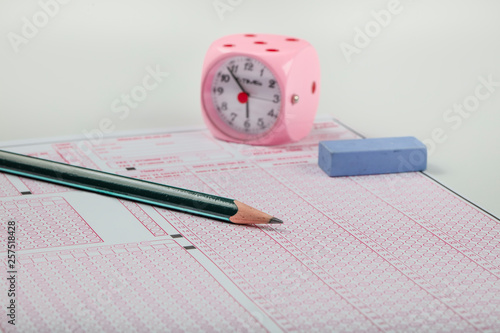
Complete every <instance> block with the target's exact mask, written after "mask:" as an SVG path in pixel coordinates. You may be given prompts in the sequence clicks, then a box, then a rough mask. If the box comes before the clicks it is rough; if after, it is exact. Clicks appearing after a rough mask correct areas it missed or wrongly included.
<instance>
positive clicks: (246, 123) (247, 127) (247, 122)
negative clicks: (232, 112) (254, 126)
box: [243, 119, 250, 131]
mask: <svg viewBox="0 0 500 333" xmlns="http://www.w3.org/2000/svg"><path fill="white" fill-rule="evenodd" d="M243 126H245V131H248V129H249V128H250V120H249V119H247V120H245V122H244V123H243Z"/></svg>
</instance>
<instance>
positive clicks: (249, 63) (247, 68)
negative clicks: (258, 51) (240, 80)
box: [244, 62, 253, 72]
mask: <svg viewBox="0 0 500 333" xmlns="http://www.w3.org/2000/svg"><path fill="white" fill-rule="evenodd" d="M244 70H246V71H250V72H251V71H253V64H252V63H251V62H247V63H245V67H244Z"/></svg>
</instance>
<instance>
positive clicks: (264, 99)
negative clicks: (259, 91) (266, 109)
mask: <svg viewBox="0 0 500 333" xmlns="http://www.w3.org/2000/svg"><path fill="white" fill-rule="evenodd" d="M248 97H249V98H254V99H260V100H262V101H268V102H274V101H273V100H271V99H267V98H262V97H256V96H248Z"/></svg>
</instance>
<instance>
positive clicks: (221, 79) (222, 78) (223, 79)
mask: <svg viewBox="0 0 500 333" xmlns="http://www.w3.org/2000/svg"><path fill="white" fill-rule="evenodd" d="M219 74H220V73H219ZM220 81H221V82H229V75H227V74H222V76H221V78H220Z"/></svg>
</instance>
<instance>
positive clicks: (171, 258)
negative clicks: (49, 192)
mask: <svg viewBox="0 0 500 333" xmlns="http://www.w3.org/2000/svg"><path fill="white" fill-rule="evenodd" d="M20 266H21V267H22V272H23V273H22V279H20V280H19V290H20V296H19V297H18V304H19V314H18V316H19V317H18V318H19V320H18V325H17V326H16V327H15V328H14V329H13V327H7V324H6V321H5V320H2V321H0V326H1V327H2V329H3V330H6V331H7V332H66V331H67V332H130V331H134V332H152V331H157V332H164V331H174V332H183V331H191V332H197V331H202V330H203V331H227V332H235V331H249V330H250V329H251V330H252V331H265V330H264V328H263V327H262V326H261V325H260V324H259V322H258V321H257V319H256V318H255V317H254V315H253V314H251V313H249V312H248V311H247V310H246V309H245V308H243V307H242V306H241V305H240V304H239V303H238V302H237V301H236V300H235V299H234V298H233V297H232V296H231V295H230V294H229V293H228V292H227V291H226V290H225V289H224V287H223V286H221V285H220V284H219V283H218V282H217V280H215V279H214V278H213V277H212V276H211V275H210V274H209V273H208V272H207V271H206V270H205V269H204V268H203V267H202V266H201V265H200V264H199V263H198V262H197V261H196V260H195V259H194V258H193V257H192V256H191V255H190V254H189V252H188V251H187V250H185V249H184V248H182V247H181V246H180V245H178V244H177V243H175V242H174V241H171V240H170V241H169V240H167V241H157V242H143V243H135V244H120V245H114V246H105V247H96V248H88V249H78V250H72V251H63V252H49V253H45V254H30V255H28V254H25V255H23V256H22V257H21V260H20ZM9 326H10V325H9Z"/></svg>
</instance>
